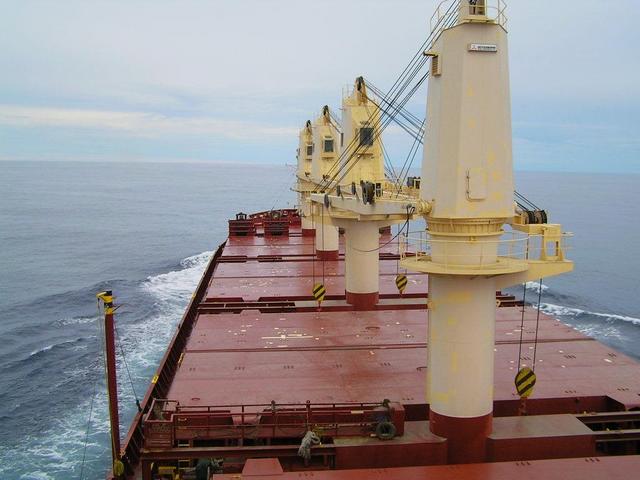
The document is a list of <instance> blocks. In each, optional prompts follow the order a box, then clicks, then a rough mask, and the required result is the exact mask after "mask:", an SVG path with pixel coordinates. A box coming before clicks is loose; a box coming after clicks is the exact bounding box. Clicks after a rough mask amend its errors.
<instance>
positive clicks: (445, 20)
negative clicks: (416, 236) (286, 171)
mask: <svg viewBox="0 0 640 480" xmlns="http://www.w3.org/2000/svg"><path fill="white" fill-rule="evenodd" d="M454 7H455V5H454V4H453V3H452V4H451V5H450V6H449V8H448V9H447V11H446V12H445V14H444V15H443V16H442V17H441V18H439V19H438V21H437V23H436V25H435V27H434V29H433V30H432V31H431V33H430V34H429V36H428V37H427V39H426V40H425V42H424V43H423V44H422V45H421V47H420V49H419V50H418V51H417V53H416V54H415V55H414V56H413V57H412V59H411V60H410V61H409V63H408V64H407V66H406V67H405V68H404V70H403V71H402V73H401V74H400V76H399V77H398V78H397V79H396V81H395V82H394V84H393V85H392V86H391V88H390V89H389V92H388V94H387V96H386V97H387V98H391V100H390V102H392V103H393V102H395V101H396V100H397V98H398V97H399V96H400V95H401V94H402V92H404V90H406V88H407V86H408V85H409V83H410V82H411V81H412V80H413V78H415V76H416V75H417V73H418V71H419V70H420V68H422V66H423V65H424V63H426V61H427V59H426V58H425V57H424V56H423V52H424V51H425V49H426V48H427V46H430V45H431V44H432V42H433V40H434V36H435V35H436V32H438V31H439V28H440V27H441V24H444V28H446V27H447V26H449V25H451V24H452V23H453V22H454V21H455V18H456V16H455V15H454V13H455V12H456V9H455V8H454ZM405 103H406V102H405ZM403 106H404V105H403ZM372 119H373V114H372V115H371V116H370V118H369V119H368V122H369V123H370V122H371V120H372ZM356 141H357V138H356V137H354V138H353V139H352V141H351V142H350V143H349V145H348V146H347V148H345V149H344V150H343V152H342V154H341V155H340V157H339V159H338V161H337V162H336V163H335V164H334V165H333V166H332V167H331V168H330V169H329V172H327V176H328V177H329V176H330V175H331V173H332V172H333V170H334V169H335V168H336V167H338V172H337V173H336V174H334V175H333V177H331V178H330V180H329V181H328V182H325V183H324V185H326V186H328V185H330V184H331V183H333V181H334V180H335V179H336V178H337V177H338V175H339V173H340V171H341V170H343V169H344V168H346V167H347V165H348V164H349V163H350V162H351V161H352V160H353V157H354V156H355V153H357V151H358V148H359V147H360V146H358V147H356V149H355V150H354V151H353V152H350V151H351V149H352V148H353V146H354V144H355V143H356ZM367 148H368V146H367ZM367 148H365V151H366V149H367ZM347 154H349V158H348V159H347V160H346V161H344V159H345V158H346V156H347ZM342 178H344V175H343V176H342ZM338 183H339V182H338ZM316 192H317V190H316Z"/></svg>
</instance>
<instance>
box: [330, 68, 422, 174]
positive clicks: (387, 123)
mask: <svg viewBox="0 0 640 480" xmlns="http://www.w3.org/2000/svg"><path fill="white" fill-rule="evenodd" d="M428 76H429V72H427V73H426V74H425V75H423V76H422V77H421V78H420V80H419V81H418V82H417V83H416V85H415V87H414V88H413V89H412V90H411V91H410V92H409V93H408V94H407V96H405V98H404V99H403V101H402V103H401V104H402V105H404V104H406V102H408V101H409V99H410V98H411V95H413V94H414V93H415V91H416V90H417V89H418V88H419V87H420V85H421V84H422V83H423V82H424V81H425V80H426V78H427V77H428ZM390 122H391V120H388V119H387V121H383V122H382V126H381V128H380V129H377V128H374V138H373V140H374V141H375V140H377V139H378V138H379V137H380V135H381V134H382V131H384V129H385V128H386V127H387V126H388V125H389V123H390ZM368 148H369V146H367V148H366V149H368ZM366 149H365V151H366ZM356 164H357V159H356V161H355V162H353V163H352V164H351V165H350V166H349V167H348V168H347V169H346V171H345V172H344V173H342V175H341V176H340V178H339V179H338V180H337V181H336V183H337V184H340V183H341V182H342V180H344V178H345V177H346V176H347V175H348V174H349V172H350V171H351V170H352V169H353V168H354V166H355V165H356ZM339 173H341V172H338V174H339ZM336 176H337V174H336V175H335V176H334V178H332V179H331V181H330V182H329V184H330V183H333V181H334V180H335V177H336Z"/></svg>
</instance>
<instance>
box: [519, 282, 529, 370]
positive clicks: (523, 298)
mask: <svg viewBox="0 0 640 480" xmlns="http://www.w3.org/2000/svg"><path fill="white" fill-rule="evenodd" d="M526 301H527V284H526V283H523V284H522V317H521V318H520V342H519V343H518V365H517V369H518V370H520V361H521V360H522V335H523V333H524V310H525V308H526V306H527V303H526Z"/></svg>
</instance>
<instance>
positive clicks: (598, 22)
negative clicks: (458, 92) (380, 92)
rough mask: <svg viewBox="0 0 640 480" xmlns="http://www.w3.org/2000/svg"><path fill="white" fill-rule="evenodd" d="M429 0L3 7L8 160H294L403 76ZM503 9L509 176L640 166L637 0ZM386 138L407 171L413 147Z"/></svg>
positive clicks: (212, 0)
mask: <svg viewBox="0 0 640 480" xmlns="http://www.w3.org/2000/svg"><path fill="white" fill-rule="evenodd" d="M437 3H438V2H436V1H435V0H368V1H360V0H335V1H322V0H316V1H311V0H307V1H303V0H296V1H294V0H233V1H232V0H228V1H223V0H209V1H204V0H203V1H195V0H181V1H177V0H176V1H160V0H153V1H134V0H130V1H93V0H58V1H45V0H43V1H31V0H21V1H4V0H0V9H1V12H2V13H1V14H0V65H1V68H0V159H19V160H30V159H32V160H87V161H97V160H104V161H114V160H115V161H118V160H119V161H123V160H125V161H133V160H145V161H154V160H162V161H190V160H196V161H237V162H264V163H293V162H294V161H295V148H296V146H297V132H298V130H299V128H300V127H301V126H302V125H303V124H304V122H305V120H306V119H308V118H312V117H314V116H316V115H317V114H318V112H319V110H320V108H321V107H322V105H324V104H325V103H326V104H329V105H330V106H332V107H333V108H334V109H335V110H338V107H339V105H340V99H341V96H342V89H343V87H344V86H345V85H347V84H351V83H352V82H353V80H354V78H355V77H356V76H357V75H364V76H365V77H366V78H369V79H370V80H371V81H373V82H374V83H375V84H376V85H377V86H378V87H381V88H382V89H385V90H386V89H387V88H388V87H389V86H390V85H391V84H392V83H393V81H394V80H395V78H396V77H397V76H398V74H399V73H400V72H401V71H402V69H403V67H404V65H405V64H406V63H407V62H408V60H409V59H410V58H411V56H412V55H413V53H414V52H415V51H416V50H417V48H418V47H419V46H420V44H421V43H422V42H423V41H424V39H425V38H426V35H427V34H428V31H429V19H430V17H431V15H432V13H433V11H434V8H435V5H436V4H437ZM508 3H509V7H508V10H507V15H508V17H509V21H508V25H507V27H508V30H509V32H510V36H509V37H510V38H509V41H510V45H509V49H510V64H511V79H512V85H511V92H512V108H513V124H514V158H515V166H516V168H517V169H521V170H522V169H526V170H561V171H598V172H608V171H610V172H636V173H640V134H639V133H638V132H639V131H640V114H639V113H638V112H639V111H640V50H639V47H640V33H639V32H640V29H639V28H638V27H637V20H636V18H637V17H638V14H640V1H638V0H615V1H603V0H580V1H566V0H563V1H558V0H555V1H554V0H541V1H535V0H527V1H522V0H510V1H509V2H508ZM425 95H426V94H425V91H424V90H422V91H420V92H418V94H417V95H416V96H415V98H414V99H413V101H412V102H411V104H410V105H409V107H410V109H411V110H412V111H413V112H414V113H415V114H416V115H418V116H420V117H423V116H424V111H425V100H426V96H425ZM385 142H388V143H389V144H390V145H391V150H392V155H393V157H394V158H393V160H394V163H397V164H401V163H402V162H403V161H404V156H405V155H406V153H407V152H408V150H409V148H410V146H411V139H410V138H409V137H407V136H406V135H405V136H403V135H402V132H401V131H400V130H399V129H395V130H391V131H390V132H389V133H388V135H387V136H386V137H385ZM417 163H419V161H418V162H417Z"/></svg>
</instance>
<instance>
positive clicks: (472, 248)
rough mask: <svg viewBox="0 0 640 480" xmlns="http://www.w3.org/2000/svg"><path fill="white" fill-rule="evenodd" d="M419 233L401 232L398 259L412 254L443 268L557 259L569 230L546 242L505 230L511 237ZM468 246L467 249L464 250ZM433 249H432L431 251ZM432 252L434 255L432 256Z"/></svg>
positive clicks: (563, 250)
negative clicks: (507, 260)
mask: <svg viewBox="0 0 640 480" xmlns="http://www.w3.org/2000/svg"><path fill="white" fill-rule="evenodd" d="M419 233H420V235H419V236H417V235H411V234H410V235H406V234H403V235H402V236H401V238H400V258H401V259H405V258H407V257H412V258H414V259H416V260H418V261H420V260H426V261H434V262H436V263H439V264H443V265H445V266H447V267H454V266H464V267H466V268H468V267H486V266H490V265H494V264H496V261H497V258H503V259H511V260H520V261H528V260H560V259H562V258H564V252H566V251H567V250H569V249H570V248H571V246H570V245H569V244H568V240H569V239H570V238H571V237H573V234H572V233H570V232H565V233H562V234H561V235H559V236H558V238H557V239H555V241H554V242H553V245H547V243H549V239H548V238H546V237H545V236H544V235H541V234H525V233H520V232H515V231H512V232H508V233H507V235H509V236H510V237H511V238H500V239H497V240H496V239H492V240H482V239H481V238H482V237H479V239H474V238H472V237H473V235H469V236H468V237H460V238H459V239H456V238H452V239H446V240H445V239H435V238H433V237H432V235H431V234H430V233H429V232H427V231H421V232H419ZM465 247H468V249H465ZM434 248H435V250H436V252H434ZM434 253H435V254H436V255H434ZM435 257H437V258H435Z"/></svg>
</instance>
